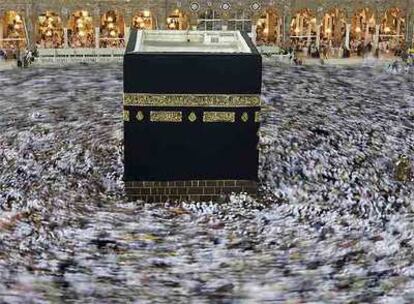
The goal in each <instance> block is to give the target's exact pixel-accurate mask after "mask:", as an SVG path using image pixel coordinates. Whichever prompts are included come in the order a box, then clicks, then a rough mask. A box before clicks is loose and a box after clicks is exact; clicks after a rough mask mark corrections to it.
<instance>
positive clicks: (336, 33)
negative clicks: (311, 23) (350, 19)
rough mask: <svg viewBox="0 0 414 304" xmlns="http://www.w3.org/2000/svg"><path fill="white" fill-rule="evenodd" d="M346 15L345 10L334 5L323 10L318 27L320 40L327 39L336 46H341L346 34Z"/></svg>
mask: <svg viewBox="0 0 414 304" xmlns="http://www.w3.org/2000/svg"><path fill="white" fill-rule="evenodd" d="M346 16H347V14H346V11H344V10H342V9H341V8H336V7H334V8H331V9H329V10H328V11H326V12H325V14H324V15H323V16H322V20H321V21H322V22H321V29H320V35H321V39H322V41H328V42H330V44H331V45H332V46H333V47H336V48H338V47H340V46H342V44H343V43H344V39H345V34H346V22H347V18H346Z"/></svg>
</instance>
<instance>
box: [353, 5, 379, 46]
mask: <svg viewBox="0 0 414 304" xmlns="http://www.w3.org/2000/svg"><path fill="white" fill-rule="evenodd" d="M375 25H376V19H375V11H374V10H373V9H372V8H369V7H365V8H361V9H358V10H356V11H355V12H354V15H353V17H352V31H351V39H352V40H355V41H357V42H363V43H364V44H368V43H369V42H372V41H373V38H374V34H375Z"/></svg>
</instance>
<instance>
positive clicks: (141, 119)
mask: <svg viewBox="0 0 414 304" xmlns="http://www.w3.org/2000/svg"><path fill="white" fill-rule="evenodd" d="M137 120H138V121H143V120H144V113H142V111H138V113H137Z"/></svg>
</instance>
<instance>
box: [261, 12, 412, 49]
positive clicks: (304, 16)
mask: <svg viewBox="0 0 414 304" xmlns="http://www.w3.org/2000/svg"><path fill="white" fill-rule="evenodd" d="M284 26H285V25H284V24H283V15H281V14H278V12H277V11H276V10H273V9H270V10H267V11H265V12H264V13H263V14H262V15H261V17H260V19H259V20H258V22H257V29H256V30H257V42H258V44H276V45H279V44H280V43H281V41H282V38H283V37H282V35H283V32H284V31H283V27H284ZM288 26H289V31H288V34H289V38H290V41H289V42H290V43H292V42H293V43H294V44H295V45H299V46H305V45H306V46H309V45H310V44H312V43H315V44H316V43H317V41H318V44H319V43H324V42H325V43H326V42H328V43H329V44H330V45H331V46H333V47H340V46H344V45H345V44H347V45H348V46H349V47H356V45H355V44H358V43H359V44H364V45H367V44H369V43H371V44H376V45H377V46H378V47H379V48H381V47H383V48H384V47H385V45H386V47H388V48H390V49H395V48H396V47H398V46H401V44H403V43H404V38H405V35H404V34H405V30H406V27H407V25H406V20H405V16H404V15H403V14H402V11H401V10H400V9H399V8H390V9H388V10H387V11H386V12H385V13H384V14H383V15H382V16H376V15H375V13H374V12H373V11H372V10H370V9H369V8H364V9H359V10H357V11H355V12H354V14H353V16H352V18H350V19H347V17H346V13H345V12H344V11H343V10H341V9H338V8H333V9H331V10H329V11H327V12H326V13H325V14H323V15H322V18H320V20H319V21H317V18H316V13H315V12H314V11H312V10H310V9H302V10H299V11H297V13H296V14H295V15H294V16H292V19H291V23H290V24H289V25H288ZM347 31H348V39H349V41H346V37H347ZM384 50H385V49H384Z"/></svg>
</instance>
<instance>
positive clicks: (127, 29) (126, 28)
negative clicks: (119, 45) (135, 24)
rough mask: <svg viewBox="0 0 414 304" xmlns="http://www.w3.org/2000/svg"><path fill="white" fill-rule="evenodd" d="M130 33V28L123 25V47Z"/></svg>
mask: <svg viewBox="0 0 414 304" xmlns="http://www.w3.org/2000/svg"><path fill="white" fill-rule="evenodd" d="M130 32H131V27H130V26H127V25H126V24H125V25H124V39H125V45H126V44H127V43H128V40H129V33H130Z"/></svg>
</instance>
